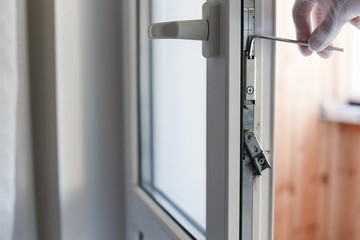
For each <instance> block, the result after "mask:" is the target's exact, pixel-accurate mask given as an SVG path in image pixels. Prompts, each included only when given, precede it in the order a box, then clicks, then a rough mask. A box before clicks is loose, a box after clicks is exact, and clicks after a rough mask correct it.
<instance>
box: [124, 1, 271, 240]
mask: <svg viewBox="0 0 360 240" xmlns="http://www.w3.org/2000/svg"><path fill="white" fill-rule="evenodd" d="M214 2H218V3H219V4H220V43H221V46H220V57H217V58H210V59H208V60H207V69H208V70H207V71H208V72H207V74H208V79H207V176H208V177H207V222H206V225H207V239H214V240H218V239H229V240H230V239H231V240H232V239H240V225H241V222H240V202H241V201H240V189H241V185H240V178H241V173H240V161H241V152H240V150H241V148H240V146H241V142H242V141H241V138H242V134H240V132H241V125H240V124H241V122H242V121H241V101H240V99H241V88H240V84H241V82H240V79H241V74H242V73H241V54H239V53H241V52H242V49H241V46H242V44H241V43H242V42H241V41H242V40H241V34H242V32H241V27H240V26H241V13H242V5H241V1H239V0H219V1H214ZM256 9H261V11H257V12H256V19H257V22H256V24H257V25H256V29H257V30H259V33H269V34H273V33H274V24H273V22H274V17H273V16H275V14H274V3H273V2H272V1H270V0H269V1H261V2H260V1H257V3H256ZM136 12H137V10H136V1H133V0H127V1H124V3H123V18H122V29H123V33H124V34H123V36H124V46H123V57H124V61H123V62H124V66H123V69H124V78H123V80H124V83H125V87H124V97H125V99H124V103H125V106H124V109H125V114H124V117H125V144H126V146H125V161H126V169H125V170H126V173H127V174H126V175H127V176H126V179H127V182H126V188H127V192H126V195H127V196H126V198H127V221H128V222H127V239H139V238H140V236H139V233H138V232H139V231H142V232H143V233H144V235H146V236H148V237H149V238H150V239H167V238H170V239H192V238H191V237H189V235H188V234H187V232H186V231H185V230H184V229H183V228H182V227H181V226H179V225H178V224H177V223H176V222H175V221H174V220H173V219H172V217H171V216H169V215H168V214H167V213H166V212H165V211H164V210H163V209H162V208H161V207H160V206H159V205H158V204H157V203H156V202H154V200H153V199H152V198H151V197H150V196H149V195H147V194H146V193H145V192H144V191H143V190H142V189H141V187H139V184H138V179H139V178H138V168H139V166H138V112H137V108H138V98H137V49H136V43H137V40H136V36H137V33H136V31H137V28H136ZM269 19H270V20H271V21H269ZM269 23H270V24H269ZM229 49H231V51H229ZM272 49H273V44H272V43H268V42H264V43H263V42H260V41H257V43H256V52H257V53H258V55H257V56H258V63H259V65H258V66H259V67H258V72H257V76H258V79H260V82H261V84H259V85H258V86H259V91H260V93H261V94H263V95H262V96H263V97H262V98H261V104H260V106H259V109H258V110H257V113H258V114H259V115H258V116H259V117H260V120H261V123H264V122H266V125H265V124H262V125H261V129H258V130H257V132H256V133H257V134H259V136H260V141H261V142H262V145H263V148H264V150H265V151H270V150H271V151H270V155H272V152H273V151H272V150H273V144H272V143H273V141H272V136H273V131H272V118H273V115H272V109H273V108H272V106H273V95H272V93H271V91H272V89H273V84H272V79H273V78H272V76H273V71H272V69H273V66H272V65H271V64H269V63H270V62H271V61H272V59H273V51H272ZM199 54H200V53H199ZM265 89H266V91H265ZM258 94H259V92H258ZM259 95H260V94H259ZM260 113H261V114H260ZM219 126H223V127H219ZM272 179H273V175H272V171H271V172H270V171H268V172H267V173H266V172H264V174H263V176H262V177H261V178H257V180H255V184H254V191H253V192H254V195H253V196H254V199H257V200H254V202H253V234H252V236H253V237H252V238H253V239H272V213H273V203H272V202H273V201H272V196H273V194H272V189H273V180H272ZM269 200H270V201H269ZM135 206H141V207H140V208H139V207H135ZM264 216H265V217H264ZM156 227H160V228H161V229H162V230H163V233H156V231H153V229H154V228H156ZM159 234H160V235H159ZM161 234H164V235H163V236H162V235H161ZM165 236H166V237H165Z"/></svg>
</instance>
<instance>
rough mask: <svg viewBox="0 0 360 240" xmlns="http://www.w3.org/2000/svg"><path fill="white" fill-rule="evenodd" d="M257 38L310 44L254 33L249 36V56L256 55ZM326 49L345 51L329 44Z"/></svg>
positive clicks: (302, 44)
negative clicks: (254, 52) (254, 51)
mask: <svg viewBox="0 0 360 240" xmlns="http://www.w3.org/2000/svg"><path fill="white" fill-rule="evenodd" d="M256 38H262V39H267V40H273V41H280V42H286V43H292V44H297V45H301V46H307V47H308V46H309V44H308V43H307V42H306V41H298V40H292V39H287V38H279V37H273V36H265V35H258V34H256V35H252V36H251V37H250V38H249V43H248V51H247V52H248V57H249V58H253V57H254V56H252V54H253V50H254V42H255V39H256ZM325 49H326V50H330V51H338V52H343V51H344V49H343V48H339V47H332V46H327V47H326V48H325Z"/></svg>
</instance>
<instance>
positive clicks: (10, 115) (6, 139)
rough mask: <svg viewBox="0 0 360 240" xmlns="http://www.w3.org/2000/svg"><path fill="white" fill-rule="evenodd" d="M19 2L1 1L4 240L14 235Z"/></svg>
mask: <svg viewBox="0 0 360 240" xmlns="http://www.w3.org/2000/svg"><path fill="white" fill-rule="evenodd" d="M16 29H17V22H16V1H15V0H0V239H1V240H10V239H12V234H13V225H14V206H15V153H16V106H17V88H18V67H17V30H16Z"/></svg>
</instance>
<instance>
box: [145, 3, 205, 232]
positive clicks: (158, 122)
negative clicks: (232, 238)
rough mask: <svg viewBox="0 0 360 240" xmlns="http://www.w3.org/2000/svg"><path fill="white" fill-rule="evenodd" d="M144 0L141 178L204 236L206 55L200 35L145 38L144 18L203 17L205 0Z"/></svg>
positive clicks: (177, 215)
mask: <svg viewBox="0 0 360 240" xmlns="http://www.w3.org/2000/svg"><path fill="white" fill-rule="evenodd" d="M145 2H146V1H140V10H139V17H140V19H139V40H140V41H139V47H140V51H139V56H140V62H139V63H140V66H139V84H140V87H139V93H140V94H139V95H140V96H139V97H140V99H139V102H140V139H141V141H140V144H141V153H140V156H141V171H140V172H141V183H142V185H143V187H145V189H146V190H147V191H148V192H149V194H151V195H152V196H153V197H154V198H155V200H157V201H158V202H159V203H160V204H161V206H162V207H163V208H165V210H166V211H168V212H169V213H170V214H171V215H172V216H173V217H174V218H175V219H176V220H177V221H178V222H179V223H180V224H182V225H183V226H184V227H185V228H186V229H187V230H188V231H189V232H191V233H192V234H193V235H198V234H199V233H201V234H202V238H203V237H204V234H205V228H206V226H205V224H206V60H205V58H203V57H202V45H201V41H189V40H151V41H149V40H148V37H147V22H152V23H155V22H165V21H175V20H176V21H177V20H189V19H201V18H202V16H201V11H202V10H201V9H202V4H203V3H204V2H205V1H202V0H201V1H200V0H182V1H174V0H172V1H170V0H153V1H151V4H150V3H145ZM150 16H151V18H150Z"/></svg>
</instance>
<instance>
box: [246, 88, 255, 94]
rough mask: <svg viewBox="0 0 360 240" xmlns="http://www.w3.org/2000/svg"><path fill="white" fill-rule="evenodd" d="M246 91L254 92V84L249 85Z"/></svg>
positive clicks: (248, 92)
mask: <svg viewBox="0 0 360 240" xmlns="http://www.w3.org/2000/svg"><path fill="white" fill-rule="evenodd" d="M246 92H247V94H253V93H254V88H253V87H252V86H249V87H247V89H246Z"/></svg>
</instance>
